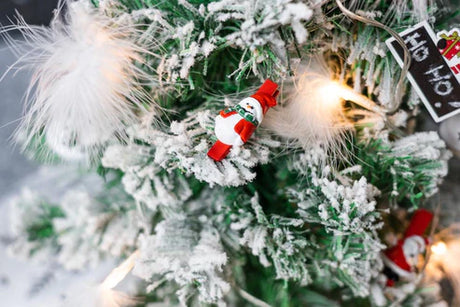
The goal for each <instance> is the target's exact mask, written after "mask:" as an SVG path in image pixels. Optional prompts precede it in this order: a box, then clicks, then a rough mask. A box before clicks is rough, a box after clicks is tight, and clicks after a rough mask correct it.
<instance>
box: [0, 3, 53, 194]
mask: <svg viewBox="0 0 460 307" xmlns="http://www.w3.org/2000/svg"><path fill="white" fill-rule="evenodd" d="M57 3H58V0H0V23H1V24H2V25H9V24H11V23H12V22H14V20H15V16H17V13H19V14H21V15H22V16H23V17H24V19H25V20H26V21H27V22H28V23H32V24H37V25H47V24H48V23H49V21H50V19H51V16H52V13H53V9H54V8H56V6H57ZM10 34H11V35H12V36H13V37H14V38H19V37H17V35H18V33H14V32H12V33H10ZM14 62H15V56H14V55H13V54H12V53H11V51H10V50H9V48H8V46H7V45H6V44H5V42H4V40H3V37H2V38H1V39H0V75H3V74H4V73H5V72H6V70H7V69H8V68H9V67H10V66H11V65H12V64H13V63H14ZM28 82H29V74H28V73H27V72H18V73H14V72H11V73H9V74H7V75H6V76H5V78H4V80H3V81H2V82H0V97H1V99H0V127H1V129H0V174H1V176H0V196H1V195H4V194H6V193H7V191H10V190H11V189H13V188H14V185H15V183H16V182H17V181H18V180H19V179H20V178H22V177H24V176H25V175H26V174H28V173H30V172H33V171H34V170H35V168H36V166H35V164H34V163H32V162H30V161H28V160H27V159H26V158H24V157H23V156H22V155H20V154H19V153H18V150H17V148H14V146H13V145H12V142H11V141H10V140H11V135H12V134H13V132H14V130H15V128H16V127H17V124H18V120H19V119H20V117H21V114H22V110H23V97H24V93H25V91H26V89H27V84H28Z"/></svg>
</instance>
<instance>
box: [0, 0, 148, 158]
mask: <svg viewBox="0 0 460 307" xmlns="http://www.w3.org/2000/svg"><path fill="white" fill-rule="evenodd" d="M64 4H66V6H67V8H66V10H63V9H58V10H57V11H56V13H55V17H54V19H53V20H52V22H51V24H50V26H49V27H39V26H29V25H27V24H26V23H25V21H24V20H23V19H22V18H19V25H16V26H11V27H8V28H6V29H4V31H9V30H11V29H17V30H20V31H21V33H22V34H23V36H24V39H25V40H24V42H12V47H13V49H15V51H16V52H18V53H19V54H20V55H21V57H20V58H19V60H18V63H17V65H16V67H18V68H19V69H23V68H28V69H31V70H32V71H33V78H32V80H31V84H30V87H29V92H28V95H27V102H28V107H27V109H26V113H25V115H24V119H23V122H22V125H21V127H20V129H19V131H20V133H18V135H19V136H22V140H21V141H22V142H24V144H25V147H27V146H29V145H31V144H32V143H36V142H35V140H36V138H37V137H38V138H43V139H44V140H45V142H46V144H47V146H48V147H50V148H51V149H52V150H53V151H54V152H55V153H57V154H58V155H60V156H61V157H62V158H64V159H81V158H84V157H88V156H91V155H92V154H93V153H94V152H97V151H98V150H99V149H100V147H101V145H102V144H104V143H105V142H107V141H108V140H109V139H111V138H113V137H114V136H118V137H119V136H120V134H121V131H122V130H123V128H124V127H125V125H130V124H133V123H134V122H135V121H136V120H137V118H136V115H135V110H140V109H142V105H144V104H145V103H146V102H147V97H148V95H147V94H146V93H145V91H144V90H143V89H142V87H141V85H142V82H145V80H146V74H145V73H144V72H143V71H142V70H141V69H140V68H139V67H138V66H139V65H136V64H135V62H137V63H138V64H139V63H143V62H144V61H143V58H142V56H141V54H143V53H144V54H145V53H147V51H146V46H145V45H142V44H139V43H138V41H137V40H136V37H138V31H137V30H136V28H135V26H134V25H132V24H129V23H126V20H125V21H124V22H123V23H121V22H118V21H117V19H116V18H109V17H107V16H105V15H103V14H102V12H100V11H98V10H97V9H95V8H93V7H91V6H90V5H88V2H86V1H77V2H72V1H70V0H68V1H64ZM61 7H62V6H61ZM64 11H65V12H64Z"/></svg>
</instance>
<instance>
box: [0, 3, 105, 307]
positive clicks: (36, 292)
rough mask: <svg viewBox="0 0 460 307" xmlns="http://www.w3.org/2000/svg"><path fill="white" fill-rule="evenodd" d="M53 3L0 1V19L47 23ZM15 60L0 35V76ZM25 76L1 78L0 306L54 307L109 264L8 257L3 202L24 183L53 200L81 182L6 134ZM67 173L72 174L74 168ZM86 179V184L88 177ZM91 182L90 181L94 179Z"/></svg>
mask: <svg viewBox="0 0 460 307" xmlns="http://www.w3.org/2000/svg"><path fill="white" fill-rule="evenodd" d="M57 3H58V0H0V23H1V24H2V25H3V26H5V25H10V24H11V23H14V21H15V16H17V13H19V14H21V15H22V16H23V17H24V19H25V20H26V22H27V23H30V24H36V25H47V24H49V21H50V19H51V17H52V13H53V10H54V8H56V6H57ZM16 12H17V13H16ZM9 34H10V35H11V36H12V37H13V38H14V39H20V37H19V35H18V33H14V32H11V33H9ZM15 61H16V57H15V55H14V54H13V53H11V51H10V50H9V48H8V46H7V45H6V43H5V41H4V38H3V36H2V37H1V38H0V76H3V75H4V74H5V72H6V71H7V70H8V69H9V68H10V67H11V66H12V65H13V64H14V62H15ZM29 80H30V72H27V71H15V70H11V71H10V72H8V73H7V74H5V75H4V78H3V80H2V81H1V82H0V306H11V307H34V306H36V307H39V306H40V307H42V306H46V307H53V306H56V307H57V306H62V301H63V300H64V298H65V293H66V291H68V289H69V288H70V289H73V287H80V286H81V285H82V284H85V285H86V287H89V286H91V285H93V284H96V283H97V282H99V281H100V280H101V279H102V278H103V277H104V276H105V275H106V274H107V272H109V271H110V270H111V269H112V268H113V266H114V263H111V262H107V263H105V264H103V265H102V266H101V267H98V268H97V270H95V269H93V270H88V271H86V272H79V273H75V272H65V271H64V270H61V269H60V268H59V267H57V266H56V265H55V264H54V263H52V262H51V261H48V262H41V263H32V262H29V261H25V260H21V259H14V258H11V256H9V255H8V254H7V252H6V246H7V244H8V243H9V242H11V236H10V234H9V229H10V226H11V220H10V219H9V214H8V207H9V206H8V204H9V202H10V200H11V198H12V197H14V196H15V195H18V194H19V193H21V191H22V190H23V188H24V187H25V186H26V187H30V188H32V189H37V190H39V191H40V193H43V195H47V196H48V197H50V199H53V195H59V193H62V192H63V190H65V189H66V188H68V186H69V185H70V184H71V185H72V186H74V185H78V184H83V183H82V182H79V180H80V179H81V178H70V180H69V182H66V183H62V181H60V178H62V177H64V175H63V174H66V172H68V168H66V167H63V166H59V167H51V166H49V167H39V166H38V163H35V162H33V161H30V160H28V159H27V158H26V157H24V156H23V155H22V154H21V153H20V151H19V149H18V148H16V146H14V144H13V142H12V140H11V136H12V134H13V133H14V131H15V129H16V127H17V125H18V123H19V120H20V119H21V114H22V111H23V104H24V94H25V92H26V90H27V86H28V83H29ZM72 172H73V173H77V172H76V171H75V170H73V171H72ZM85 180H86V181H89V182H91V180H88V178H86V179H85ZM92 180H93V181H92V182H93V183H94V180H98V178H92ZM74 292H78V291H74ZM83 292H84V291H80V293H83Z"/></svg>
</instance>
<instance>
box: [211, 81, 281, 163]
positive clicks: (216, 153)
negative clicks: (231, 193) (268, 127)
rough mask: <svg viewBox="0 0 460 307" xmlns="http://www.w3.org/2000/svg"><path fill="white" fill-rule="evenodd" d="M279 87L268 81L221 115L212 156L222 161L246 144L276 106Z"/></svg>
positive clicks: (216, 122)
mask: <svg viewBox="0 0 460 307" xmlns="http://www.w3.org/2000/svg"><path fill="white" fill-rule="evenodd" d="M278 93H279V91H278V85H277V84H276V83H274V82H273V81H271V80H268V79H267V80H266V81H265V82H264V84H262V86H261V87H260V88H259V90H258V91H257V92H256V93H255V94H254V95H252V96H251V97H248V98H245V99H243V100H242V101H241V102H240V103H238V104H237V105H236V106H234V107H231V108H227V109H225V110H222V111H220V113H219V115H218V116H217V117H216V121H215V129H214V131H215V134H216V137H217V141H216V143H215V144H214V145H213V146H212V147H211V149H209V151H208V156H209V157H210V158H212V159H213V160H214V161H217V162H218V161H222V160H223V159H224V158H225V157H226V156H227V155H228V153H229V152H230V150H231V149H232V147H233V146H235V147H239V146H242V145H243V144H244V143H246V142H247V141H248V140H249V138H250V137H251V135H252V134H253V133H254V131H255V130H256V128H257V127H258V126H259V125H260V124H261V122H262V120H263V118H264V115H265V113H267V111H268V109H269V108H271V107H274V106H276V97H277V96H278Z"/></svg>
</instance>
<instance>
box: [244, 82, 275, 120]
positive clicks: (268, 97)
mask: <svg viewBox="0 0 460 307" xmlns="http://www.w3.org/2000/svg"><path fill="white" fill-rule="evenodd" d="M278 94H279V90H278V84H276V83H275V82H273V81H272V80H270V79H267V80H265V82H264V84H262V86H261V87H260V88H259V89H258V90H257V92H256V93H255V94H254V95H252V96H251V97H252V98H254V99H256V100H257V101H258V102H259V103H260V105H261V107H262V112H263V113H264V114H265V113H267V111H268V109H269V108H271V107H274V106H276V97H277V96H278Z"/></svg>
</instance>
